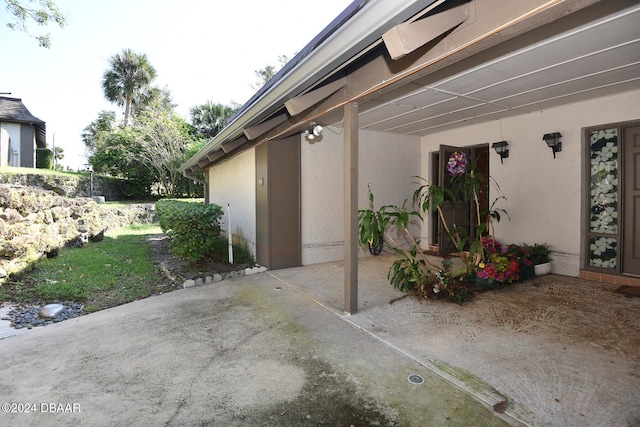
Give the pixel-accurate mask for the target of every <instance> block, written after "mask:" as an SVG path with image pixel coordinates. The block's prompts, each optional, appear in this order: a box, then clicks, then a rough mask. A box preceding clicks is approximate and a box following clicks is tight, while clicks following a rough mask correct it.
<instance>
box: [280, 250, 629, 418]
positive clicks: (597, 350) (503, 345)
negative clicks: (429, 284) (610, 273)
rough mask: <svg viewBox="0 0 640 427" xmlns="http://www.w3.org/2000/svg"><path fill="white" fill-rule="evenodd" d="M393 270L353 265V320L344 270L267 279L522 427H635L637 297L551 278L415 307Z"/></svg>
mask: <svg viewBox="0 0 640 427" xmlns="http://www.w3.org/2000/svg"><path fill="white" fill-rule="evenodd" d="M391 262H392V258H390V257H389V256H381V257H370V258H366V259H361V260H360V266H359V307H360V309H359V312H358V313H356V314H354V315H351V316H348V315H345V314H344V312H343V300H342V295H343V284H342V280H343V279H342V277H343V272H342V263H332V264H324V265H317V266H307V267H301V268H294V269H288V270H278V271H274V272H270V273H269V274H271V275H273V276H274V277H277V278H278V279H279V280H281V281H282V282H283V283H286V284H287V285H290V286H291V287H293V288H295V289H296V290H298V291H300V292H302V293H304V294H305V295H308V296H309V297H311V298H313V299H314V300H316V301H317V302H318V303H319V304H322V305H323V306H325V308H327V309H328V310H330V311H332V312H334V313H335V314H336V315H340V316H342V317H343V318H344V319H345V320H346V321H348V322H350V323H352V324H353V325H354V326H355V327H356V328H360V329H361V330H362V331H363V332H364V333H366V334H369V335H370V336H372V337H375V338H376V339H378V340H380V341H382V342H384V343H385V344H386V345H388V346H390V347H391V348H394V349H395V350H396V351H398V352H400V353H402V354H405V355H406V356H407V357H408V358H410V359H412V360H415V361H416V362H418V363H420V364H421V365H423V366H426V367H428V368H429V369H431V370H433V371H434V372H436V373H437V374H438V375H441V376H442V377H444V378H446V379H447V380H449V381H451V382H452V383H454V384H457V385H459V386H460V387H462V388H463V389H465V390H467V391H468V392H469V393H471V394H472V395H474V396H475V397H476V398H477V399H479V400H480V401H482V402H485V403H487V404H488V405H494V404H496V403H498V402H500V401H504V400H508V402H509V405H508V408H507V410H506V413H507V414H508V415H509V416H511V417H513V419H515V420H518V421H520V422H522V423H523V424H526V425H532V426H640V405H639V404H638V403H639V402H640V298H628V297H625V296H623V295H621V294H618V293H616V292H614V291H615V289H617V288H618V286H613V285H607V284H602V283H595V282H591V281H586V280H583V279H578V278H570V277H565V276H558V275H553V274H550V275H546V276H541V277H536V278H534V279H532V280H530V281H527V282H525V283H523V284H515V285H512V286H508V287H505V288H503V289H499V290H494V291H491V292H486V293H482V294H479V295H477V296H476V297H475V298H474V300H473V301H472V302H470V303H466V304H464V305H456V304H451V303H445V302H431V301H418V300H416V299H413V298H410V297H404V298H403V296H404V295H403V294H402V293H399V292H396V291H394V290H393V288H392V287H391V285H389V284H388V282H387V279H386V275H387V271H388V269H389V266H390V265H391Z"/></svg>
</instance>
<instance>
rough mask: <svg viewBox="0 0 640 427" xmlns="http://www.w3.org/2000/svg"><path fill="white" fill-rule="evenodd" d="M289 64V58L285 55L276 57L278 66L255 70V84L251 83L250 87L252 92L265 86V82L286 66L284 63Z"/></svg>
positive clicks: (267, 66)
mask: <svg viewBox="0 0 640 427" xmlns="http://www.w3.org/2000/svg"><path fill="white" fill-rule="evenodd" d="M287 62H289V57H288V56H287V55H280V56H278V65H277V66H274V65H266V66H265V67H264V68H261V69H259V70H256V71H255V73H256V78H257V80H256V82H255V83H252V84H251V85H250V86H251V88H252V89H253V90H258V89H260V88H261V87H262V86H264V85H266V84H267V82H268V81H269V80H271V79H272V78H273V76H275V75H276V73H277V72H278V71H280V69H281V68H282V67H284V66H285V65H286V63H287Z"/></svg>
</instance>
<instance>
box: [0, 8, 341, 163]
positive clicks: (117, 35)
mask: <svg viewBox="0 0 640 427" xmlns="http://www.w3.org/2000/svg"><path fill="white" fill-rule="evenodd" d="M351 2H352V0H324V1H322V2H321V3H317V2H311V1H308V0H270V1H264V0H232V1H221V0H217V1H211V0H180V1H178V0H109V1H104V0H55V4H56V5H57V6H58V8H59V9H60V10H61V11H62V12H63V13H64V14H65V16H66V18H67V25H66V26H65V27H64V28H63V29H60V28H59V27H57V26H52V25H51V24H50V25H49V26H47V27H39V26H37V25H35V24H33V23H31V24H30V25H29V29H30V30H31V32H32V33H34V34H40V33H43V32H45V33H46V32H49V33H50V34H51V39H52V46H51V48H50V49H46V48H42V47H40V46H39V45H38V42H37V41H36V40H35V39H33V38H31V37H29V36H28V35H27V34H25V33H23V32H19V31H11V30H10V29H8V28H6V26H5V24H6V23H7V22H8V15H7V13H6V11H5V10H4V9H0V51H1V52H2V57H3V61H2V65H1V66H0V92H3V93H6V92H10V95H6V94H5V95H2V96H10V97H14V98H21V99H22V101H23V103H24V104H25V105H26V107H27V108H28V109H29V111H30V112H31V113H32V114H33V115H34V116H36V117H38V118H39V119H41V120H43V121H45V122H46V126H47V145H48V147H49V148H52V146H53V144H54V143H55V145H56V146H59V147H62V148H63V149H64V154H65V158H64V159H63V160H62V161H61V162H60V163H61V164H62V165H63V166H65V167H70V168H71V169H73V170H77V169H82V168H85V167H86V163H87V160H86V158H85V148H84V143H83V142H82V137H81V135H82V130H83V129H84V128H85V127H87V126H88V125H89V124H90V123H91V122H92V121H94V120H95V119H96V118H97V117H98V113H99V112H100V111H102V110H112V111H116V112H117V114H118V115H121V114H122V112H123V109H122V108H120V107H118V106H117V105H115V104H111V103H109V102H108V101H107V100H106V99H105V98H104V94H103V91H102V75H103V73H104V72H105V70H107V69H108V66H109V65H108V59H109V58H110V57H111V56H113V55H114V54H117V53H120V52H122V50H123V49H126V48H128V49H132V50H133V51H135V52H138V53H144V54H146V55H147V58H148V60H149V62H150V64H151V65H153V67H154V68H155V69H156V76H157V77H156V79H155V80H154V83H153V84H154V85H155V86H158V87H160V88H163V89H168V90H169V91H170V93H171V96H172V99H173V101H174V103H175V104H178V106H177V107H176V111H177V112H178V113H179V114H180V115H181V116H182V117H184V118H185V119H186V120H189V110H190V109H191V107H194V106H196V105H202V104H204V103H206V102H207V101H212V102H214V103H221V104H231V103H232V102H236V103H239V104H243V103H244V102H245V101H247V100H248V99H249V98H250V97H251V96H252V95H253V93H254V92H255V91H254V90H253V89H252V88H251V84H254V83H255V82H256V81H257V78H256V75H255V71H256V70H259V69H261V68H264V67H265V66H266V65H273V66H278V65H279V64H278V57H279V56H280V55H287V56H288V57H289V58H292V57H293V56H294V54H295V53H296V52H298V51H300V50H302V48H303V47H304V46H305V45H306V44H307V43H308V42H309V41H311V39H313V37H314V36H315V35H316V34H318V33H319V32H321V31H322V30H323V29H324V28H325V27H326V26H327V25H328V24H329V23H330V22H331V21H332V20H333V19H334V18H335V17H336V16H338V15H339V14H340V13H341V12H342V11H343V10H344V9H346V7H347V6H348V5H349V4H350V3H351ZM22 3H23V4H27V3H28V0H22ZM320 6H321V7H320Z"/></svg>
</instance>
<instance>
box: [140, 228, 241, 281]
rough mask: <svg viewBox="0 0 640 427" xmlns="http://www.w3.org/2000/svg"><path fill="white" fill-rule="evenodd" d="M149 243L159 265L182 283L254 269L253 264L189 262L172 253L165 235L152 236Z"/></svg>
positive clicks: (210, 261) (209, 260) (211, 261)
mask: <svg viewBox="0 0 640 427" xmlns="http://www.w3.org/2000/svg"><path fill="white" fill-rule="evenodd" d="M147 242H149V244H150V245H151V251H152V254H153V256H154V258H155V259H156V260H157V262H158V264H160V266H161V267H162V268H163V269H164V270H166V271H168V272H169V273H170V274H171V276H173V277H175V278H176V279H178V280H180V281H184V280H187V279H195V278H198V277H204V276H211V275H213V274H216V273H217V274H223V273H229V272H232V271H238V270H244V269H245V268H247V267H253V265H251V264H229V263H225V262H217V261H214V260H212V259H206V260H203V261H201V262H198V263H192V262H189V261H187V260H185V259H182V258H179V257H177V256H175V255H173V254H172V253H171V251H170V250H169V239H168V238H167V236H166V235H165V234H156V235H153V236H150V237H149V238H148V239H147Z"/></svg>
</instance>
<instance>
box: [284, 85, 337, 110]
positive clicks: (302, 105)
mask: <svg viewBox="0 0 640 427" xmlns="http://www.w3.org/2000/svg"><path fill="white" fill-rule="evenodd" d="M346 84H347V78H346V77H343V78H341V79H339V80H336V81H335V82H332V83H329V84H327V85H325V86H321V87H320V88H318V89H316V90H312V91H311V92H307V93H305V94H304V95H300V96H296V97H295V98H291V99H290V100H288V101H287V102H285V103H284V106H285V107H286V108H287V111H288V112H289V114H291V115H292V116H295V115H297V114H300V113H301V112H303V111H304V110H306V109H308V108H310V107H312V106H313V105H315V104H317V103H318V102H320V101H322V100H323V99H326V98H328V97H329V96H331V95H333V94H334V93H336V92H337V91H338V90H340V89H342V88H343V87H344V86H345V85H346Z"/></svg>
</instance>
